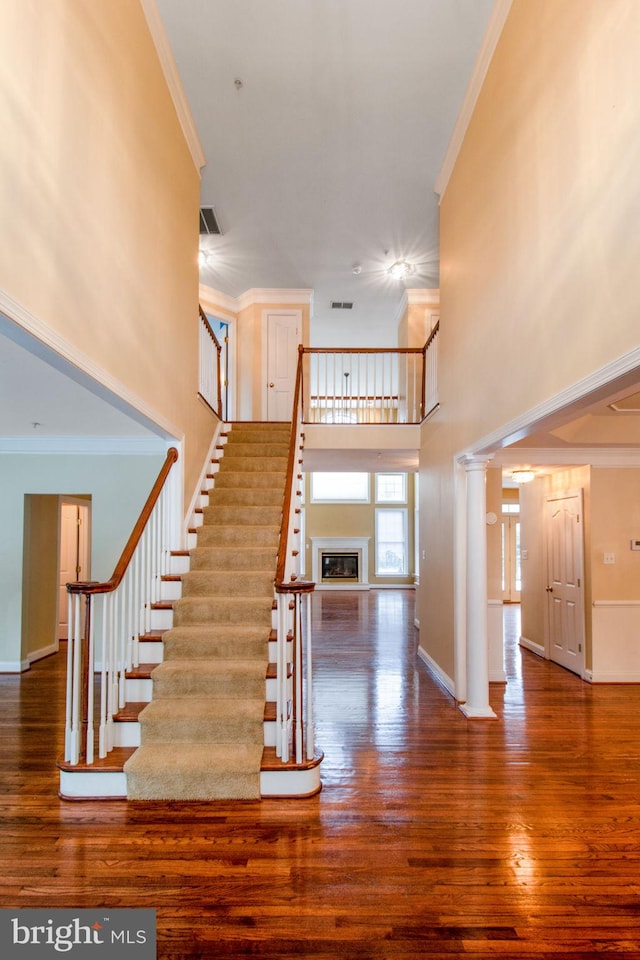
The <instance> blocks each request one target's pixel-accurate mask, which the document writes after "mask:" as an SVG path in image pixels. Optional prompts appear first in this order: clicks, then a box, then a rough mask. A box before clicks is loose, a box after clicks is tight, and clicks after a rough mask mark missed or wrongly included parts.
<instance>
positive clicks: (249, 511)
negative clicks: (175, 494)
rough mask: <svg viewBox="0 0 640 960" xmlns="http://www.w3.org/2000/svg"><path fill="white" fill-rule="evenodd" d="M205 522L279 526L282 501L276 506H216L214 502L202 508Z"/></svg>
mask: <svg viewBox="0 0 640 960" xmlns="http://www.w3.org/2000/svg"><path fill="white" fill-rule="evenodd" d="M202 513H203V517H204V523H205V525H206V524H212V525H214V524H216V525H217V524H231V525H233V526H245V527H246V526H250V527H253V526H256V527H259V526H279V525H280V521H281V520H282V503H280V504H278V506H266V507H262V506H251V507H247V506H228V507H227V506H224V505H223V506H218V505H217V504H216V503H213V504H210V505H209V506H208V507H204V508H203V510H202Z"/></svg>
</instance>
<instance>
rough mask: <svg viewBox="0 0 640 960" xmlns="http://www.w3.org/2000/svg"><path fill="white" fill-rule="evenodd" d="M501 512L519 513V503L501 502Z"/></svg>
mask: <svg viewBox="0 0 640 960" xmlns="http://www.w3.org/2000/svg"><path fill="white" fill-rule="evenodd" d="M502 512H503V513H520V504H519V503H508V502H507V503H503V504H502Z"/></svg>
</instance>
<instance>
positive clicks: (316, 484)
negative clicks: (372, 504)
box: [311, 473, 369, 503]
mask: <svg viewBox="0 0 640 960" xmlns="http://www.w3.org/2000/svg"><path fill="white" fill-rule="evenodd" d="M311 499H312V501H315V502H316V503H318V502H319V501H320V502H325V503H338V502H342V503H369V474H368V473H312V474H311Z"/></svg>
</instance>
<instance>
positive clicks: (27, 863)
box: [0, 590, 640, 960]
mask: <svg viewBox="0 0 640 960" xmlns="http://www.w3.org/2000/svg"><path fill="white" fill-rule="evenodd" d="M517 615H518V610H517V608H515V607H512V608H505V616H506V618H507V622H508V624H509V634H510V643H509V644H508V645H507V655H506V665H507V673H508V684H507V685H506V686H504V685H492V705H493V707H494V709H495V710H496V712H497V713H498V714H499V720H498V722H486V721H476V722H469V721H467V720H465V719H464V717H463V716H462V714H461V713H460V711H458V710H457V709H456V707H455V706H454V704H453V702H452V700H451V699H450V697H449V696H448V695H447V694H446V693H445V691H444V690H443V689H442V688H441V687H440V686H439V685H438V684H437V683H436V682H435V681H434V680H433V679H432V677H431V675H430V674H429V673H428V671H427V670H426V668H425V667H424V666H423V665H422V664H421V662H420V661H419V660H418V659H417V657H416V635H415V630H414V628H413V625H412V624H413V594H412V593H411V592H410V591H406V590H405V591H403V590H399V591H393V590H379V591H371V592H369V593H364V592H363V593H355V592H353V593H329V592H325V593H317V594H316V595H315V597H314V614H313V620H314V637H315V659H316V671H315V672H316V711H317V740H318V743H319V745H320V746H321V747H322V748H323V749H324V751H325V756H326V759H325V762H324V764H323V783H324V788H323V791H322V793H321V794H320V795H319V796H317V797H314V798H312V799H310V800H305V801H275V800H267V801H263V802H243V803H235V804H230V803H226V802H217V803H209V804H205V803H203V804H183V803H178V804H174V805H171V806H169V805H166V804H159V803H135V804H133V803H126V802H123V801H111V802H80V803H69V802H63V801H60V800H58V797H57V776H56V773H57V771H56V768H55V762H54V761H55V757H56V754H57V753H58V751H59V749H60V746H61V736H62V730H61V726H60V714H61V711H62V704H63V692H64V691H63V668H64V664H63V662H62V661H63V657H61V656H55V657H51V658H48V659H47V660H44V661H41V662H39V663H36V664H35V665H34V667H33V669H32V670H31V671H30V672H29V673H27V674H25V675H24V676H23V677H21V678H18V677H15V676H6V675H5V676H2V677H0V691H1V695H2V697H1V704H0V738H1V739H0V742H1V746H2V754H1V759H0V765H1V766H0V787H1V793H0V809H1V811H2V831H1V834H0V862H1V864H2V877H1V878H0V905H1V906H3V907H44V906H50V907H56V906H58V907H76V908H81V907H97V906H100V907H105V908H108V907H112V908H115V907H154V908H156V910H157V923H158V957H159V958H161V960H186V958H195V957H203V958H205V957H206V958H218V957H226V956H234V957H249V956H251V957H263V958H268V960H282V958H289V957H293V956H304V957H309V958H314V960H338V958H340V960H373V958H396V957H401V958H406V960H409V958H413V960H418V958H424V957H429V958H449V960H450V958H452V957H470V958H476V960H477V958H490V957H491V958H494V957H502V958H509V960H510V958H534V957H535V958H538V960H539V958H546V957H548V958H551V957H553V958H555V960H561V958H572V960H576V958H590V957H597V956H600V955H601V954H609V953H612V954H615V956H616V957H618V958H636V960H637V958H640V847H639V844H638V841H639V839H640V789H639V785H640V784H639V781H640V767H639V757H640V725H639V722H638V716H639V714H640V686H623V685H620V686H597V687H592V686H590V685H588V684H586V683H583V682H582V681H581V680H580V679H579V678H578V677H575V676H573V675H572V674H571V673H569V672H567V671H566V670H563V669H561V668H560V667H556V666H554V665H553V664H550V663H548V662H545V661H543V660H540V659H538V658H537V657H536V656H535V655H534V654H531V653H528V652H527V651H520V650H519V648H517V646H516V645H515V644H514V642H513V639H514V637H515V636H517V629H518V627H517Z"/></svg>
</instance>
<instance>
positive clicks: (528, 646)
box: [518, 637, 545, 660]
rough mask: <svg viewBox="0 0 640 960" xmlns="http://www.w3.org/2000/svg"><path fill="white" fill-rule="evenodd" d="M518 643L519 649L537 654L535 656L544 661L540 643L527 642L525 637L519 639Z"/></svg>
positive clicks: (542, 648)
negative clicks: (522, 648)
mask: <svg viewBox="0 0 640 960" xmlns="http://www.w3.org/2000/svg"><path fill="white" fill-rule="evenodd" d="M518 643H519V644H520V646H521V647H524V649H525V650H530V651H531V653H535V654H537V656H539V657H542V659H543V660H544V658H545V655H544V647H543V646H542V644H541V643H536V642H535V641H534V640H529V639H528V638H527V637H520V639H519V640H518Z"/></svg>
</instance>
